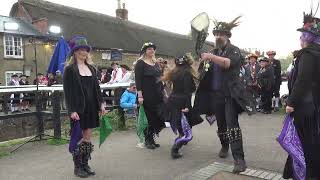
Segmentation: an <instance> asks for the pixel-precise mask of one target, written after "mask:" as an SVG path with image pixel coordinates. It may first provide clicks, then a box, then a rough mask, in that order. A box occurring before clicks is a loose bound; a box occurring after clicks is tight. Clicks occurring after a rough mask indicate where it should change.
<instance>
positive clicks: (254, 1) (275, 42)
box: [0, 0, 316, 56]
mask: <svg viewBox="0 0 320 180" xmlns="http://www.w3.org/2000/svg"><path fill="white" fill-rule="evenodd" d="M48 1H50V2H54V3H58V4H63V5H66V6H72V7H76V8H80V9H85V10H89V11H95V12H99V13H104V14H108V15H111V16H115V9H116V8H117V4H118V3H117V2H118V1H117V0H48ZM314 1H315V2H316V0H314ZM15 2H17V0H1V7H0V14H1V15H6V16H8V15H9V12H10V9H11V6H12V4H13V3H15ZM122 2H125V3H126V8H127V9H128V11H129V20H130V21H133V22H137V23H140V24H144V25H148V26H152V27H156V28H160V29H164V30H167V31H171V32H176V33H180V34H188V33H189V31H190V21H191V20H192V18H193V17H195V16H196V15H197V14H199V13H201V12H207V13H208V14H209V17H210V18H212V17H214V18H215V19H217V20H219V21H220V20H221V21H231V20H232V19H233V18H235V17H236V16H238V15H243V17H242V18H241V24H240V26H239V27H236V28H235V29H234V30H233V36H232V38H231V41H232V43H233V44H235V45H237V46H239V47H240V48H258V49H260V50H262V51H266V50H270V49H274V50H276V51H277V52H278V54H279V56H286V55H287V54H288V53H290V52H292V51H293V50H295V49H297V48H299V47H300V45H299V35H300V34H299V32H297V31H296V29H297V28H299V27H300V26H302V20H303V11H306V12H308V13H309V12H310V4H311V0H122ZM314 6H316V3H314ZM211 30H212V28H210V30H209V31H210V34H211ZM88 38H90V37H88ZM207 40H210V41H213V37H212V36H210V37H209V38H208V39H207ZM177 48H178V47H177Z"/></svg>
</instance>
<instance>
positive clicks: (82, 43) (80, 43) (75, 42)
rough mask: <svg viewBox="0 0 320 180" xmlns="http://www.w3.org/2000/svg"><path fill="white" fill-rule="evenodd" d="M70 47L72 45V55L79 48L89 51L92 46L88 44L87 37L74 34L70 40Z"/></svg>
mask: <svg viewBox="0 0 320 180" xmlns="http://www.w3.org/2000/svg"><path fill="white" fill-rule="evenodd" d="M69 47H70V56H72V55H73V53H74V52H75V51H76V50H78V49H82V48H83V49H86V50H87V52H90V51H91V46H89V45H88V42H87V39H86V38H85V37H83V36H74V37H72V39H71V40H70V41H69Z"/></svg>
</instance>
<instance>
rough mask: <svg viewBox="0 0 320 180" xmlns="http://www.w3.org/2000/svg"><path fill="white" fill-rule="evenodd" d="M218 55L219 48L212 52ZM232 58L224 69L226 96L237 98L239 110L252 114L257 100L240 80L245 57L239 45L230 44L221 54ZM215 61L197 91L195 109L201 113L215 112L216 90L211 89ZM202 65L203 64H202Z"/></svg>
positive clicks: (224, 91) (223, 87) (223, 84)
mask: <svg viewBox="0 0 320 180" xmlns="http://www.w3.org/2000/svg"><path fill="white" fill-rule="evenodd" d="M212 53H213V54H216V55H218V50H217V49H215V50H213V52H212ZM220 56H222V57H226V58H229V59H230V61H231V62H230V67H229V68H228V69H225V70H223V72H222V74H223V75H222V76H223V82H222V91H223V93H224V94H225V96H231V97H232V98H233V99H235V100H236V102H237V103H238V105H239V107H241V109H239V112H242V111H246V112H247V113H248V114H252V113H253V112H254V111H255V102H254V100H253V98H252V95H251V94H250V93H249V92H248V90H247V89H246V88H245V85H244V83H243V82H242V81H241V80H240V77H239V73H240V65H241V63H242V61H243V57H242V55H241V53H240V50H239V48H238V47H236V46H234V45H232V44H230V43H229V44H228V45H227V46H226V48H225V50H224V52H223V53H222V54H221V55H220ZM212 64H213V63H210V68H209V70H208V71H207V72H206V73H205V74H204V77H203V79H202V80H201V81H200V84H199V87H198V89H197V92H196V97H195V102H194V109H195V111H198V112H199V114H214V113H215V112H212V111H213V108H212V104H213V103H212V102H211V101H214V100H215V99H216V98H215V97H212V95H213V93H212V92H214V90H212V89H211V83H212V80H213V76H212V71H213V66H212ZM200 67H201V65H200Z"/></svg>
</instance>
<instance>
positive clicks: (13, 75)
mask: <svg viewBox="0 0 320 180" xmlns="http://www.w3.org/2000/svg"><path fill="white" fill-rule="evenodd" d="M11 77H12V78H14V77H19V76H18V74H12V76H11Z"/></svg>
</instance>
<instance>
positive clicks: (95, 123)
mask: <svg viewBox="0 0 320 180" xmlns="http://www.w3.org/2000/svg"><path fill="white" fill-rule="evenodd" d="M80 80H81V84H82V88H83V93H84V97H85V100H84V101H85V107H84V112H83V113H79V117H80V127H81V129H88V128H96V127H99V113H98V112H99V107H98V106H97V104H98V99H97V97H96V96H95V95H96V93H95V84H94V81H93V77H92V76H81V75H80Z"/></svg>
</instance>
